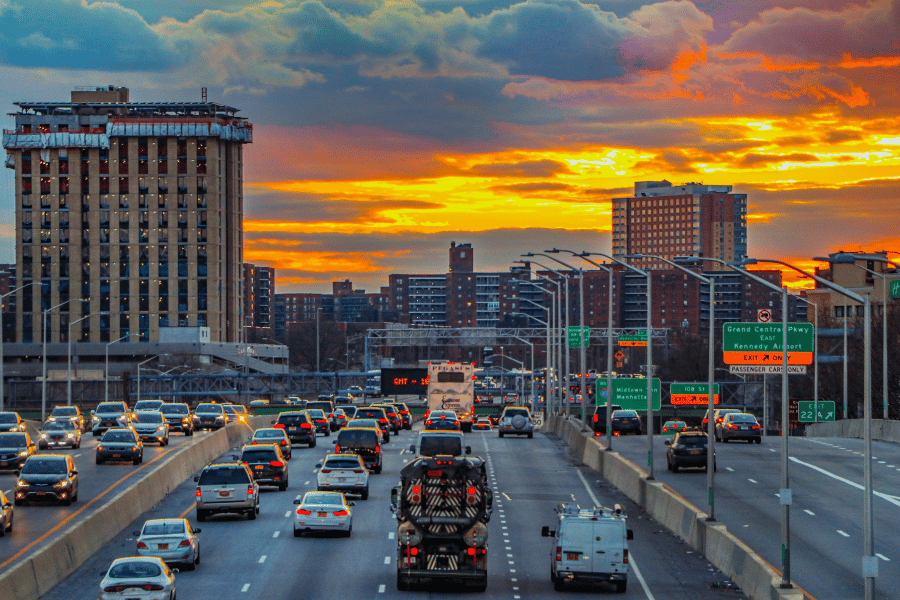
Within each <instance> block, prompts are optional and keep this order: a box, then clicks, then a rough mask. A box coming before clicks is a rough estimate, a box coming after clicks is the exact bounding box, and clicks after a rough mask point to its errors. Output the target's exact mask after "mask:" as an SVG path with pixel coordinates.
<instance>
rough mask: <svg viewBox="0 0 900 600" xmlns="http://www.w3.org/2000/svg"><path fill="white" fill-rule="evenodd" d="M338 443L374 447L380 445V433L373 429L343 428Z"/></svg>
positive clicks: (354, 446)
mask: <svg viewBox="0 0 900 600" xmlns="http://www.w3.org/2000/svg"><path fill="white" fill-rule="evenodd" d="M337 444H338V445H339V446H348V447H353V448H369V449H372V448H374V447H375V446H377V445H378V435H377V434H376V433H375V432H374V431H373V430H371V429H342V430H341V432H340V433H339V434H338V439H337Z"/></svg>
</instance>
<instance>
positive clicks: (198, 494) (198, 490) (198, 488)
mask: <svg viewBox="0 0 900 600" xmlns="http://www.w3.org/2000/svg"><path fill="white" fill-rule="evenodd" d="M200 496H201V494H200V487H199V486H198V487H197V497H198V498H199V497H200Z"/></svg>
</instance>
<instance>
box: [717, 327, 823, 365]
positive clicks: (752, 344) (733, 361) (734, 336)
mask: <svg viewBox="0 0 900 600" xmlns="http://www.w3.org/2000/svg"><path fill="white" fill-rule="evenodd" d="M787 327H788V331H787V343H788V347H787V351H788V364H789V365H809V364H812V359H813V348H814V346H815V342H814V340H813V324H812V323H788V324H787ZM782 341H783V336H782V328H781V323H725V325H724V326H723V327H722V351H723V352H722V354H723V358H724V361H725V364H726V365H778V364H782V355H781V351H782Z"/></svg>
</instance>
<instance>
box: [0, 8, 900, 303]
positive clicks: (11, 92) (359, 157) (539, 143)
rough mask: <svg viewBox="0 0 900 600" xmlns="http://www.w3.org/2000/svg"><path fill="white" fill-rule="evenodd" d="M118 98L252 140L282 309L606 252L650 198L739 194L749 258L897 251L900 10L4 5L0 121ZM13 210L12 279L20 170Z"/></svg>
mask: <svg viewBox="0 0 900 600" xmlns="http://www.w3.org/2000/svg"><path fill="white" fill-rule="evenodd" d="M211 7H214V8H211ZM109 84H114V85H121V86H125V87H128V88H130V89H131V99H132V100H133V101H163V100H166V101H178V100H184V101H199V100H200V88H201V87H204V86H205V87H207V88H208V89H209V98H210V100H212V101H215V102H221V103H224V104H228V105H231V106H235V107H238V108H240V109H241V113H240V114H241V115H242V116H244V117H246V118H248V119H249V120H250V121H251V122H252V123H253V124H254V143H253V144H252V145H250V146H246V147H245V173H244V181H245V190H244V193H245V221H244V244H245V245H244V260H245V261H246V262H252V263H256V264H260V265H268V266H274V267H276V278H277V287H276V292H301V291H308V292H329V293H330V291H331V281H332V280H343V279H349V280H351V281H352V282H354V284H355V287H356V288H357V289H365V290H366V291H370V292H373V291H378V289H379V287H380V286H382V285H386V284H387V277H388V275H389V274H390V273H443V272H445V271H446V270H447V258H448V252H447V250H448V248H449V246H450V243H451V241H455V242H457V243H465V242H468V243H472V245H473V246H474V248H475V268H476V270H478V271H506V270H508V269H509V267H510V265H511V263H512V261H514V260H517V259H518V258H519V255H520V254H521V253H524V252H528V251H535V252H540V251H542V250H544V249H547V248H550V247H552V246H557V247H561V248H568V249H571V250H575V251H581V250H589V251H599V252H606V253H609V252H610V246H611V244H610V238H611V236H610V232H611V218H610V199H611V198H613V197H619V196H629V195H631V194H632V192H633V186H634V182H635V181H644V180H662V179H667V180H669V181H671V182H672V183H685V182H692V181H693V182H702V183H706V184H727V185H732V186H733V187H734V191H735V192H741V193H746V194H748V205H749V218H748V220H749V254H750V256H753V257H757V258H778V259H782V260H787V261H795V262H796V263H797V264H798V265H799V266H803V267H812V266H813V265H814V264H817V263H813V262H812V261H811V260H810V259H811V258H812V257H814V256H821V255H824V254H827V253H829V252H835V251H838V250H848V251H849V250H868V251H875V250H897V251H900V220H898V218H897V212H898V198H900V194H898V192H900V110H898V107H900V92H898V88H900V0H893V1H891V0H877V1H865V0H706V1H699V0H698V1H695V2H690V1H685V0H676V1H666V2H642V1H640V0H595V1H591V0H581V1H576V0H526V1H524V2H511V1H502V0H468V1H467V0H461V1H456V2H451V1H444V0H418V1H412V0H396V1H390V0H385V1H378V0H365V1H362V0H360V1H355V0H341V1H334V2H330V1H322V0H316V1H268V2H252V1H249V0H243V1H242V0H217V1H216V2H212V1H205V2H201V1H199V0H154V1H152V2H150V1H148V0H118V1H107V2H102V3H100V2H96V3H93V2H88V1H86V0H40V2H33V1H31V2H25V1H24V0H0V106H2V107H4V112H5V113H9V112H14V110H15V109H16V107H15V106H13V102H15V101H66V100H68V97H69V92H70V91H71V90H72V89H73V88H74V87H75V86H85V85H109ZM4 119H5V120H4V128H11V127H12V126H13V119H12V117H4ZM0 207H2V208H0V227H2V230H0V262H14V259H15V257H14V243H13V242H14V231H13V220H14V219H13V215H14V209H13V194H12V177H11V171H9V170H8V169H4V172H3V174H2V177H0ZM895 256H900V255H895Z"/></svg>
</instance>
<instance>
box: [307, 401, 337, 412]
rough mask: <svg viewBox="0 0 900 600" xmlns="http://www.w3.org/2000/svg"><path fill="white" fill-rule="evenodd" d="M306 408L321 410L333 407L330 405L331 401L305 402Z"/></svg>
mask: <svg viewBox="0 0 900 600" xmlns="http://www.w3.org/2000/svg"><path fill="white" fill-rule="evenodd" d="M306 408H310V409H315V410H321V411H331V410H333V409H334V407H333V406H332V405H331V402H319V401H315V402H307V404H306Z"/></svg>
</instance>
